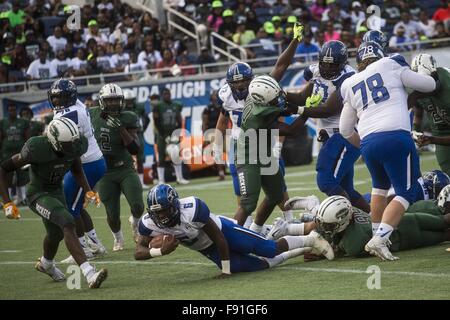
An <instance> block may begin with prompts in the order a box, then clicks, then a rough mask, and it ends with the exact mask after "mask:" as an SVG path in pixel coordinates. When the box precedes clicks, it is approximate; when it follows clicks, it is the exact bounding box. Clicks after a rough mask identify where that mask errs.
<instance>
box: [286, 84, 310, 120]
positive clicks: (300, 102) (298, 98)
mask: <svg viewBox="0 0 450 320" xmlns="http://www.w3.org/2000/svg"><path fill="white" fill-rule="evenodd" d="M313 89H314V85H313V84H312V83H311V82H309V83H308V84H307V85H306V86H305V87H304V88H303V90H301V91H300V92H288V93H287V96H286V99H287V101H288V103H289V104H290V105H292V106H293V107H295V108H296V109H295V110H294V113H297V108H298V106H304V105H305V104H306V99H308V97H309V96H311V94H312V92H313Z"/></svg>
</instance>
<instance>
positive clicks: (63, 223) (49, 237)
mask: <svg viewBox="0 0 450 320" xmlns="http://www.w3.org/2000/svg"><path fill="white" fill-rule="evenodd" d="M87 148H88V141H87V139H86V138H85V137H84V136H80V133H79V131H78V127H77V125H76V124H75V123H74V122H73V121H72V120H69V119H67V118H61V119H57V120H53V121H52V122H50V124H49V126H48V128H47V134H46V136H40V137H33V138H31V139H29V140H28V141H27V142H26V144H25V145H24V147H23V148H22V151H21V152H20V153H19V154H16V155H14V156H12V157H11V158H9V159H6V160H5V161H3V162H2V163H1V165H0V194H1V195H2V197H3V200H4V201H5V205H4V210H5V212H9V213H11V212H12V213H17V212H18V209H17V207H16V206H15V205H14V204H13V203H11V199H10V198H9V195H8V190H7V188H6V185H5V174H6V173H8V172H12V171H14V170H17V169H18V168H21V167H23V166H25V165H27V164H30V165H31V166H30V170H31V172H30V179H31V182H30V184H29V185H28V187H27V198H28V201H29V202H28V203H29V207H30V209H31V210H32V211H33V212H35V213H36V214H38V215H39V216H41V217H42V221H43V223H44V226H45V229H46V230H47V234H46V236H45V238H44V254H43V256H42V257H41V258H40V259H39V261H38V263H37V264H36V269H37V270H38V271H40V272H43V273H46V274H48V275H49V276H50V277H51V278H52V279H53V280H55V281H64V280H65V276H64V273H63V272H62V271H61V270H59V269H58V268H57V267H56V265H55V263H54V261H53V259H54V257H55V256H56V252H57V251H58V246H59V243H60V241H61V240H62V239H64V242H65V244H66V247H67V250H69V252H70V254H71V255H72V256H73V258H74V259H75V261H76V263H77V264H78V265H79V266H80V268H81V271H82V272H83V274H84V276H85V277H86V280H87V282H88V283H89V287H90V288H98V287H100V285H101V283H102V282H103V281H104V280H105V279H106V277H107V270H106V269H101V270H100V271H99V272H96V271H95V269H94V267H93V266H92V265H90V264H89V262H87V259H86V255H85V253H84V251H83V249H82V247H81V245H80V242H79V241H78V238H77V235H76V233H75V222H74V218H73V216H72V215H71V214H70V213H69V211H68V210H67V206H66V201H65V199H64V193H63V190H62V180H63V178H64V175H65V174H66V172H67V171H69V170H71V171H72V174H73V176H74V178H75V180H76V181H77V183H78V185H80V186H81V187H82V188H83V190H84V191H85V192H86V201H89V202H93V203H96V204H99V203H100V200H99V197H98V195H97V194H96V193H95V192H94V191H92V190H91V187H90V186H89V183H88V181H87V180H86V176H85V175H84V172H83V167H82V165H81V160H80V157H81V156H82V155H83V154H84V153H85V152H86V151H87Z"/></svg>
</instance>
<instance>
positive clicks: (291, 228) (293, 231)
mask: <svg viewBox="0 0 450 320" xmlns="http://www.w3.org/2000/svg"><path fill="white" fill-rule="evenodd" d="M287 234H288V235H290V236H303V235H304V234H305V224H304V223H289V224H288V226H287Z"/></svg>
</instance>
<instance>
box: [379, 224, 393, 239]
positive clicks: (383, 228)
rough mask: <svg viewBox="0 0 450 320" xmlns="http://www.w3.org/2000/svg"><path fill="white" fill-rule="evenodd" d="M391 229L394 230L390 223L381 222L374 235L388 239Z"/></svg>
mask: <svg viewBox="0 0 450 320" xmlns="http://www.w3.org/2000/svg"><path fill="white" fill-rule="evenodd" d="M392 231H394V228H393V227H392V226H391V225H389V224H387V223H384V222H381V223H380V226H379V227H378V230H377V233H376V234H375V235H377V236H380V237H381V238H388V239H389V237H390V236H391V234H392Z"/></svg>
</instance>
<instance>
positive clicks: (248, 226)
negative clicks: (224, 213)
mask: <svg viewBox="0 0 450 320" xmlns="http://www.w3.org/2000/svg"><path fill="white" fill-rule="evenodd" d="M252 223H253V218H252V216H248V217H247V219H246V220H245V223H244V228H246V229H250V226H251V225H252Z"/></svg>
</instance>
